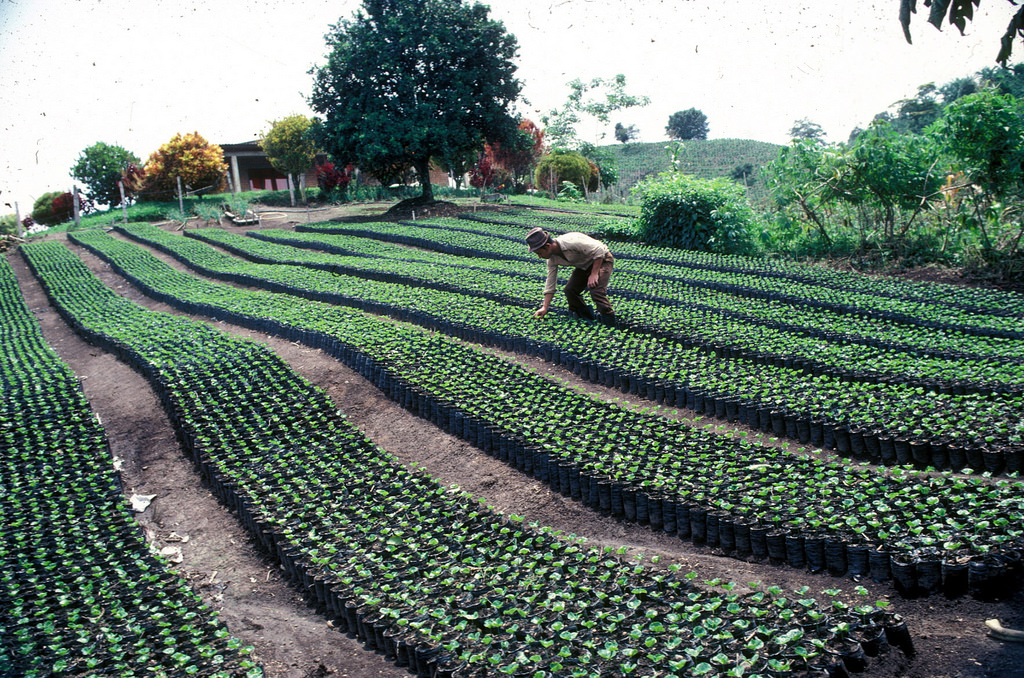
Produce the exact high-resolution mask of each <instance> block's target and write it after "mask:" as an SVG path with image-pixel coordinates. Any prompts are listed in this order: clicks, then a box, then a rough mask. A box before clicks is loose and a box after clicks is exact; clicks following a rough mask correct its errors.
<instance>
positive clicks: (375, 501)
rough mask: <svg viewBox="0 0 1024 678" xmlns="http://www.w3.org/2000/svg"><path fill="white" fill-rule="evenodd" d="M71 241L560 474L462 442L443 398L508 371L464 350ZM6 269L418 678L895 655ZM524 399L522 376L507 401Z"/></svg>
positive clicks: (228, 353)
mask: <svg viewBox="0 0 1024 678" xmlns="http://www.w3.org/2000/svg"><path fill="white" fill-rule="evenodd" d="M77 237H78V238H79V239H80V240H82V241H88V242H90V244H91V245H92V246H95V247H96V248H97V249H98V251H101V252H103V253H104V254H105V255H107V256H109V257H111V260H112V261H115V262H116V263H117V265H118V267H119V268H121V269H122V270H124V271H125V272H126V273H128V274H129V275H130V276H132V277H133V279H135V280H136V281H137V282H139V283H140V284H141V285H143V287H144V289H147V290H149V291H150V292H151V293H154V294H157V295H158V296H160V297H162V298H164V299H166V300H168V301H171V302H172V303H174V304H176V305H179V306H181V307H184V308H188V309H189V310H190V311H191V312H201V313H208V312H211V311H212V312H214V313H216V314H218V315H219V316H220V317H230V318H231V319H232V320H234V321H240V322H243V323H246V324H250V325H254V326H257V325H258V326H259V327H261V328H262V329H266V330H269V331H274V332H283V333H285V334H286V335H287V336H289V337H292V338H294V339H299V340H302V341H305V342H309V343H312V344H315V345H317V346H318V347H321V348H323V349H325V350H327V351H329V352H330V353H331V354H333V355H335V356H336V357H338V358H339V359H342V360H345V361H347V362H349V363H350V364H352V365H353V366H355V367H356V368H357V369H359V370H360V371H361V372H362V373H363V374H364V375H366V376H367V377H368V378H371V379H372V380H373V381H374V382H375V383H376V384H378V385H379V386H380V387H381V388H384V389H385V391H386V392H388V393H389V394H390V395H392V396H394V397H398V398H400V399H401V400H402V401H404V402H406V403H408V404H409V405H410V406H411V407H412V408H413V409H416V410H418V411H420V412H421V413H423V414H426V413H427V412H432V413H434V417H435V418H437V419H438V420H439V421H440V419H441V418H442V417H443V419H444V420H445V422H446V424H445V425H446V427H449V428H451V429H452V430H458V431H460V433H461V435H464V436H468V437H471V438H474V439H475V440H477V441H478V442H480V443H481V444H484V446H485V447H489V449H491V450H492V451H494V452H498V450H499V449H506V450H509V449H514V450H515V454H516V455H517V456H522V455H525V454H526V453H527V451H529V458H530V460H531V463H534V462H535V463H537V464H538V466H536V469H537V472H538V474H539V473H540V468H541V463H542V462H541V460H542V459H544V458H545V457H547V461H546V463H544V468H545V469H546V473H545V474H544V475H543V476H542V477H550V476H549V475H547V474H550V473H552V471H553V470H554V469H555V468H557V469H558V474H557V475H559V476H560V475H561V471H562V468H563V466H562V465H561V464H558V465H557V466H556V464H555V460H554V458H553V457H552V456H551V455H550V454H542V453H540V451H539V449H540V448H535V447H534V446H533V445H532V444H531V445H527V444H524V442H522V441H517V439H516V438H515V437H513V436H512V435H509V433H510V431H509V432H503V431H502V429H501V428H500V427H497V426H495V427H488V428H486V429H485V428H481V427H480V426H479V424H481V423H482V420H481V419H480V417H481V416H483V410H476V409H474V408H473V401H474V400H475V399H476V398H477V396H478V395H480V393H479V392H478V389H474V390H473V393H475V395H472V399H469V400H465V399H463V400H451V399H450V397H448V396H445V395H444V393H445V390H446V389H445V386H446V385H447V387H452V386H455V385H456V384H457V383H458V382H459V381H461V377H460V373H463V370H464V369H469V370H471V372H475V371H477V370H479V373H480V374H481V375H482V376H483V375H485V374H487V373H488V372H490V378H491V379H493V378H494V377H495V376H496V375H495V373H494V372H493V370H494V369H495V368H497V369H504V370H515V369H516V368H513V367H512V366H511V365H507V364H506V367H504V368H500V367H499V363H500V361H496V360H494V359H487V358H485V357H484V356H482V355H481V354H476V355H477V357H476V358H475V362H477V363H479V362H480V361H481V360H483V363H484V364H481V365H480V368H475V367H474V359H473V358H472V357H471V356H472V355H474V351H473V350H472V349H469V348H465V349H463V352H464V354H465V356H466V358H467V359H466V360H465V361H464V359H463V358H461V357H460V355H459V352H458V348H457V347H458V346H459V345H458V344H456V343H454V342H449V341H447V340H440V341H438V339H437V338H436V337H433V336H432V335H431V334H430V333H427V332H422V331H418V330H410V329H408V328H403V327H401V326H399V325H395V324H392V323H390V322H387V321H384V320H381V319H377V318H374V317H372V316H369V315H366V314H363V313H360V312H356V311H341V310H337V311H333V310H332V309H331V307H327V306H321V305H318V304H312V303H303V302H297V301H296V300H295V299H294V298H288V297H286V296H283V295H273V294H268V293H263V292H247V291H244V290H239V289H233V288H229V287H226V286H222V285H211V284H209V283H205V282H202V281H201V280H199V279H197V278H194V277H192V276H189V275H184V274H180V273H176V272H175V271H173V270H172V269H170V268H169V267H166V266H165V265H163V264H160V263H159V262H157V261H156V260H155V259H153V258H152V257H151V256H150V255H148V254H146V253H145V252H143V251H142V250H140V249H139V248H137V247H133V246H130V245H126V244H125V243H123V242H120V241H117V240H114V239H112V238H110V237H109V236H105V235H103V234H100V233H92V234H82V235H81V236H77ZM22 251H23V252H24V253H25V255H26V257H27V258H28V259H29V261H30V262H31V264H32V266H33V268H34V270H35V271H36V272H37V274H38V275H39V276H40V277H41V279H42V280H43V282H44V283H45V285H46V287H47V291H48V293H49V294H50V295H51V299H52V300H53V301H54V303H56V304H57V305H58V307H59V308H60V309H61V310H62V312H63V313H64V314H66V316H67V317H68V319H69V320H70V321H71V322H72V323H73V324H74V326H75V327H76V328H77V329H78V330H79V331H81V332H83V333H85V334H86V335H87V336H89V337H90V338H91V339H92V340H93V341H95V342H97V343H99V344H101V345H103V346H107V347H110V348H115V347H116V349H117V352H118V353H119V355H121V356H122V357H123V358H124V359H125V360H128V361H129V362H130V363H131V364H133V365H134V366H135V367H137V368H138V369H140V370H142V371H143V372H144V373H145V374H146V375H147V376H148V377H149V378H150V379H151V381H152V383H153V385H154V387H155V388H156V389H157V391H158V392H159V393H160V395H161V398H162V399H163V400H164V402H165V403H166V404H167V406H168V409H169V411H170V412H172V413H173V417H172V420H173V423H174V425H175V426H176V427H177V428H178V430H179V434H180V436H181V440H182V441H183V442H184V445H185V449H186V451H187V452H188V453H189V454H190V455H191V456H192V457H193V458H194V460H195V461H196V463H197V464H199V465H200V467H201V468H202V469H203V471H204V475H206V476H207V477H209V478H210V479H211V483H212V485H213V487H214V489H215V491H216V492H217V494H218V496H220V497H221V499H222V500H224V501H225V502H226V503H228V504H229V505H230V506H232V507H234V508H235V509H236V510H237V512H238V514H239V517H240V518H241V519H242V520H243V522H244V524H245V525H246V527H247V528H248V529H250V530H251V531H252V532H253V534H254V535H255V536H256V538H257V539H258V542H259V543H260V544H262V545H263V547H264V548H266V549H267V551H268V553H269V554H271V555H273V556H275V557H277V558H279V559H280V561H281V563H282V564H283V566H284V568H285V570H286V571H287V572H288V574H289V575H290V576H291V577H292V579H293V580H294V581H295V583H296V584H297V585H299V586H302V587H304V588H306V589H308V590H309V591H310V593H311V595H313V596H315V598H316V599H317V600H318V601H319V604H320V609H321V611H322V612H323V613H325V614H328V615H329V616H330V617H331V618H332V619H334V620H335V622H336V623H337V624H340V625H341V626H342V628H345V629H347V630H348V631H349V632H350V633H353V634H355V635H357V636H358V637H359V638H360V639H362V640H364V641H365V642H367V643H368V644H369V645H370V646H371V647H374V648H376V649H378V650H380V651H381V652H383V653H384V654H385V655H386V656H388V657H389V658H391V659H393V660H395V661H397V662H398V663H399V664H400V665H408V666H410V667H411V668H412V669H414V670H416V671H417V672H418V674H420V675H445V676H456V675H479V676H482V675H494V674H502V673H504V674H515V675H520V674H522V675H531V676H597V675H607V674H608V673H609V672H611V671H620V672H625V673H627V674H629V673H633V672H637V673H638V675H643V674H646V673H651V672H663V673H668V674H671V675H706V676H716V675H718V676H727V675H732V676H736V675H757V674H763V673H765V672H769V671H770V672H772V673H775V674H778V675H789V674H791V673H792V672H794V671H804V670H807V669H809V668H812V667H813V668H814V670H816V671H818V672H819V673H820V672H823V671H845V670H846V669H845V667H847V666H849V667H850V668H851V669H852V670H862V669H863V668H864V667H865V666H866V665H867V659H866V658H865V655H870V656H874V655H876V654H877V653H878V652H880V651H882V649H883V648H884V647H885V645H886V641H888V642H890V643H893V644H897V645H899V646H900V647H901V648H903V649H905V650H907V651H911V650H912V644H911V641H910V639H909V636H908V635H907V631H906V627H905V625H904V624H902V623H901V621H900V619H899V617H898V616H897V615H894V614H892V613H891V612H888V611H886V609H885V607H884V605H885V604H884V603H883V604H880V605H872V604H869V603H865V602H860V603H847V602H844V601H843V599H841V598H835V596H836V594H837V593H838V592H837V591H832V590H830V591H826V592H824V593H823V594H822V595H821V596H818V597H811V596H810V595H809V594H810V590H809V589H801V590H799V591H796V592H795V593H796V594H797V595H798V596H800V597H799V598H795V597H791V596H792V594H791V593H788V592H786V591H783V590H781V589H779V588H778V587H772V586H766V587H760V586H759V587H756V588H755V590H753V591H751V592H747V593H738V592H737V593H734V592H733V588H734V585H732V584H728V585H725V586H724V587H723V588H721V589H710V588H705V587H700V586H697V585H696V584H694V583H692V582H689V581H687V578H680V577H678V576H676V575H675V574H674V573H673V572H672V571H666V570H656V569H649V568H648V567H645V566H643V565H639V564H638V565H629V564H627V563H624V562H623V561H621V560H620V559H618V558H615V557H612V555H611V554H610V553H608V552H601V551H594V550H588V549H585V548H584V547H583V546H582V545H581V544H579V543H577V542H576V540H574V539H572V538H568V539H566V538H559V536H558V535H556V534H553V533H551V532H550V531H546V530H543V529H537V528H534V527H529V526H526V525H524V524H522V522H521V521H520V520H519V519H517V518H515V517H514V516H512V517H505V516H500V515H497V514H495V513H493V512H492V511H490V510H488V509H486V508H484V507H482V506H481V505H479V504H477V503H476V502H474V501H472V499H471V498H470V497H468V496H466V495H464V494H463V493H461V492H459V491H458V490H457V489H456V488H445V487H443V486H441V485H438V484H437V483H436V482H435V481H433V480H430V479H428V478H426V477H424V476H422V475H419V474H417V473H415V472H410V471H408V470H407V469H405V468H404V467H403V466H401V465H400V464H397V463H395V462H394V460H392V459H391V457H390V456H389V455H388V454H387V453H386V452H384V451H382V450H380V449H379V448H378V447H376V446H374V445H373V444H372V443H370V442H369V441H368V440H366V439H365V438H364V437H363V436H362V435H361V434H360V433H359V432H358V431H357V430H356V429H354V428H353V427H352V426H351V425H349V424H347V423H346V422H345V421H344V419H343V418H342V417H340V416H339V415H338V413H337V411H336V409H335V407H334V406H333V404H332V403H330V402H329V401H328V400H327V399H326V398H324V397H323V395H322V394H321V393H320V392H319V391H317V390H316V389H313V388H312V387H310V386H309V385H308V384H307V383H305V382H304V381H303V380H302V379H300V378H298V377H297V376H295V375H294V374H293V373H291V372H290V371H289V370H288V369H287V367H286V366H284V365H283V364H282V363H281V362H280V361H279V360H278V359H277V358H276V357H274V356H273V355H272V354H271V353H270V352H269V351H267V350H266V349H264V348H262V347H260V346H258V345H256V344H253V343H250V342H244V341H239V340H235V339H230V338H227V337H226V336H224V335H222V334H220V333H219V332H217V331H215V330H212V329H211V328H209V327H208V326H206V325H203V324H200V323H194V322H190V321H187V320H181V319H176V318H171V317H169V316H166V315H162V314H159V313H153V312H150V311H146V310H144V309H141V308H139V307H137V306H134V305H133V304H131V303H130V302H128V301H126V300H124V299H123V298H121V297H118V296H117V295H115V294H114V293H113V291H111V290H109V289H108V288H106V287H104V286H103V285H102V284H100V283H99V282H98V281H97V280H96V279H95V278H93V277H92V275H91V274H90V273H89V272H88V270H87V269H86V268H85V267H84V266H83V265H82V264H81V262H80V261H79V260H78V259H77V258H75V257H74V256H73V255H72V254H71V253H70V252H69V251H68V250H67V249H66V248H64V247H63V246H62V245H60V244H59V243H55V242H49V243H42V244H39V245H32V246H28V247H26V248H24V249H23V250H22ZM225 314H227V315H225ZM453 350H454V351H456V353H455V354H453ZM185 354H187V355H188V356H189V359H187V360H181V359H173V360H169V359H168V357H169V356H170V355H177V356H181V355H185ZM533 381H534V382H535V383H536V384H537V385H538V386H543V385H542V384H540V383H539V382H536V380H533ZM530 382H531V379H530V378H529V377H528V375H526V374H525V373H522V372H520V373H519V374H518V375H516V376H515V377H514V378H513V379H512V380H511V381H509V382H508V387H514V386H515V385H516V384H517V383H518V384H519V385H520V386H521V387H528V386H529V384H530ZM464 384H465V385H469V384H472V382H471V381H470V382H464ZM438 387H441V388H440V390H438ZM464 395H470V392H467V391H464ZM565 395H566V396H569V397H572V396H571V395H570V394H569V393H568V392H567V393H566V394H565ZM576 397H577V398H583V397H582V396H579V395H578V394H577V396H576ZM584 400H585V399H584ZM523 402H524V404H531V403H536V404H537V405H541V406H543V402H544V401H543V399H542V398H540V399H538V398H524V400H523ZM413 403H415V404H413ZM481 404H483V403H482V402H481ZM474 412H475V414H474ZM623 415H624V413H619V415H618V416H620V417H621V416H623ZM626 416H630V415H626ZM636 416H642V415H636ZM646 419H649V421H647V422H645V423H650V424H653V423H654V420H653V419H652V418H646ZM506 425H511V423H509V424H506ZM471 426H472V427H474V428H475V432H474V433H472V434H471V433H469V428H470V427H471ZM477 436H483V438H477ZM484 439H486V440H489V441H490V444H489V445H487V444H485V443H483V442H482V441H483V440H484ZM524 463H525V462H524ZM524 469H526V470H530V467H525V466H524ZM591 487H593V491H594V492H595V494H597V495H598V496H599V497H601V499H599V500H598V501H599V502H603V501H604V499H605V498H608V497H610V495H609V494H608V491H607V490H608V489H609V488H610V486H609V487H606V488H605V490H604V491H602V490H601V484H600V483H592V484H591ZM615 494H616V497H617V498H618V499H619V501H622V493H621V492H616V493H615ZM678 520H679V519H678V517H677V518H675V519H674V522H676V521H678ZM662 524H663V523H662ZM687 526H689V522H687ZM673 529H674V530H675V529H681V528H673ZM812 551H813V549H812ZM710 583H711V584H712V585H716V584H719V583H720V582H710Z"/></svg>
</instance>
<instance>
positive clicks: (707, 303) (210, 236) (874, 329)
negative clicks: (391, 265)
mask: <svg viewBox="0 0 1024 678" xmlns="http://www.w3.org/2000/svg"><path fill="white" fill-rule="evenodd" d="M218 231H220V229H209V230H206V229H201V230H198V231H192V232H189V233H187V234H186V235H190V236H192V235H194V236H195V237H198V238H201V239H206V240H208V241H214V240H217V241H222V240H223V239H224V236H221V235H220V233H218ZM221 232H224V233H226V232H225V231H221ZM230 235H234V234H230ZM246 235H247V236H249V237H251V238H255V239H258V240H264V241H270V242H276V243H280V244H287V245H291V246H294V247H298V248H304V249H314V250H322V251H325V252H332V253H337V254H343V255H346V256H352V255H359V256H365V257H374V258H390V259H398V260H401V261H416V262H420V263H423V264H427V263H429V264H433V265H435V266H437V267H439V268H442V269H444V268H457V269H465V268H467V267H469V268H472V269H475V270H480V271H486V272H488V273H490V274H492V275H494V276H496V277H497V279H498V280H500V279H502V278H504V277H506V276H514V277H516V278H524V279H526V280H530V281H537V280H540V279H542V278H543V269H538V266H537V262H536V261H507V260H503V261H492V260H490V259H487V258H481V257H476V258H472V257H457V256H452V255H445V254H441V253H439V252H427V251H424V250H422V249H411V248H409V247H405V246H401V245H397V244H392V243H387V242H382V241H379V240H373V239H371V238H363V237H356V236H351V235H344V234H340V235H339V234H333V235H332V234H324V233H304V232H295V231H290V230H283V229H262V230H253V231H248V232H247V233H246ZM235 237H237V236H235ZM236 243H237V240H236V241H233V242H232V246H237V245H236ZM247 251H248V252H249V254H246V255H243V256H253V255H256V253H255V252H253V250H252V249H251V246H250V248H249V249H248V250H247ZM260 254H262V253H260ZM290 258H291V259H295V258H296V256H295V255H292V256H291V257H290ZM318 261H322V262H323V263H327V261H329V260H318ZM278 263H281V262H278ZM364 265H368V264H364ZM621 269H622V264H621V263H620V264H618V265H617V270H616V274H615V276H614V278H613V280H612V292H613V294H614V295H616V296H617V297H623V298H624V299H627V300H628V299H633V298H636V299H647V300H650V301H663V302H670V303H671V304H672V305H676V306H686V307H688V308H693V309H706V310H714V311H716V312H718V313H721V314H725V315H728V316H730V317H733V318H737V319H742V320H743V321H744V322H747V323H754V324H763V325H767V326H769V327H776V328H779V329H785V330H787V331H790V332H794V333H797V334H802V335H806V336H810V337H814V338H819V339H827V340H829V341H831V342H833V343H840V344H858V345H864V346H870V347H875V348H882V349H885V350H887V351H898V352H904V353H910V354H912V355H920V356H933V357H948V358H967V359H975V360H979V359H993V360H997V361H1003V362H1017V363H1019V362H1021V361H1024V356H1022V355H1021V347H1020V342H1019V341H1015V340H1012V339H1005V338H999V337H979V336H976V335H969V334H964V333H962V332H951V331H944V332H936V331H933V330H929V329H927V328H922V327H917V326H914V325H907V324H901V323H896V322H892V321H885V320H880V319H875V318H859V317H852V316H849V315H846V314H842V313H836V312H833V311H829V310H827V309H811V308H806V307H802V306H800V305H793V304H783V303H781V302H778V301H774V302H773V301H769V300H760V299H749V298H741V297H736V296H735V295H731V294H727V293H724V292H717V291H715V290H708V289H697V288H694V287H692V286H690V285H687V284H684V283H679V282H673V281H669V280H666V279H665V278H653V277H651V276H648V275H641V274H634V273H630V272H629V271H628V270H625V271H623V270H621ZM536 289H537V284H534V285H533V286H532V287H529V288H528V289H526V290H524V291H522V293H521V294H522V295H523V296H522V299H519V300H518V301H519V302H520V303H524V300H525V301H526V303H529V304H531V305H532V304H535V303H536V299H535V297H536ZM655 329H656V330H657V331H658V332H660V333H665V332H666V331H667V330H674V332H675V333H676V334H678V333H679V332H678V329H676V328H674V327H669V328H665V327H661V328H655Z"/></svg>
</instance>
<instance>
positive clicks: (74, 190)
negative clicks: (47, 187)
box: [71, 184, 82, 228]
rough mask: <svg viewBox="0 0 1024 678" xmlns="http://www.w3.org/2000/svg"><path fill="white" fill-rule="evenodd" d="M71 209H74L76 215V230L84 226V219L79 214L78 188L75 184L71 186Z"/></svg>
mask: <svg viewBox="0 0 1024 678" xmlns="http://www.w3.org/2000/svg"><path fill="white" fill-rule="evenodd" d="M71 207H72V209H73V214H74V215H75V228H80V227H81V226H82V219H81V217H80V216H79V212H78V210H79V206H78V186H75V185H74V184H72V185H71Z"/></svg>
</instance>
